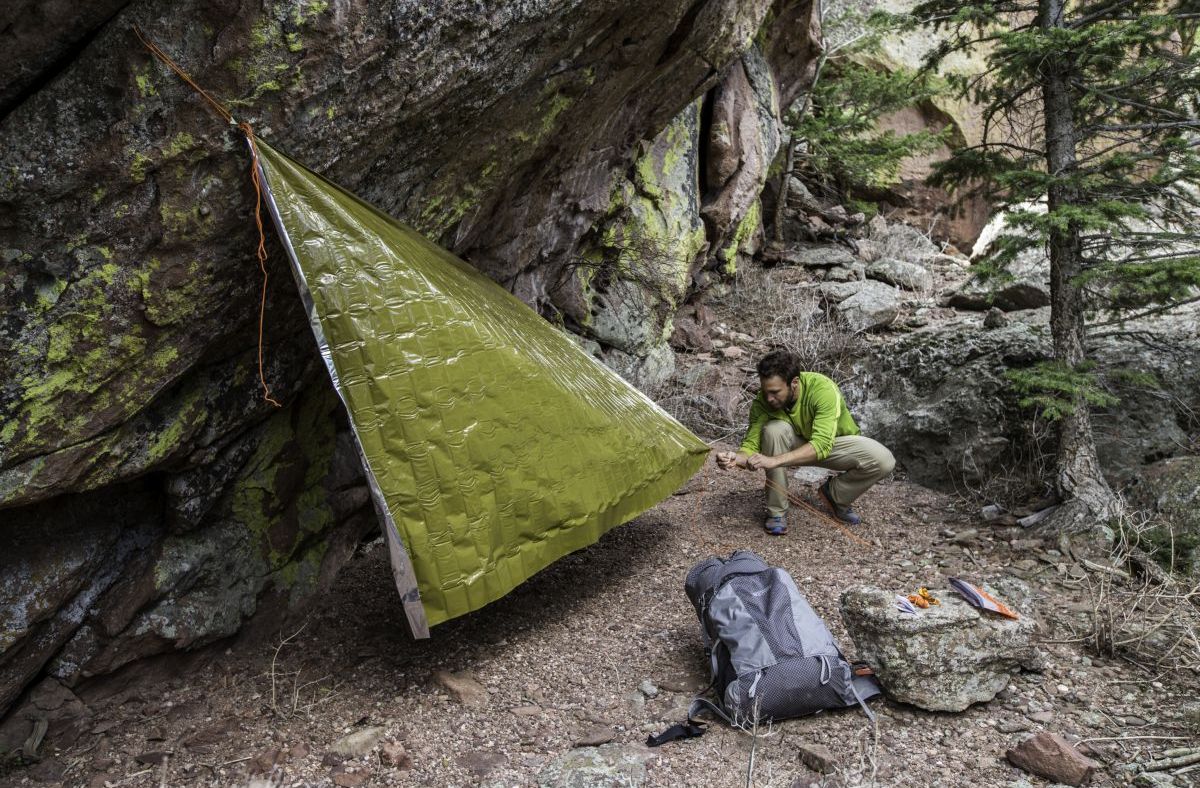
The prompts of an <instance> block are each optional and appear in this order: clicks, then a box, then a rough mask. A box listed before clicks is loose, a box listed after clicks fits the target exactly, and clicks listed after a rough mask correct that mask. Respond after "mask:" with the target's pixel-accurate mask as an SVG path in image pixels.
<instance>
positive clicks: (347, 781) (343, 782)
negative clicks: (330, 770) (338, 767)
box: [333, 772, 371, 788]
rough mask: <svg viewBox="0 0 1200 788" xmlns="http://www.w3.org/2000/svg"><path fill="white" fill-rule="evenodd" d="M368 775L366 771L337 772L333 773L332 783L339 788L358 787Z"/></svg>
mask: <svg viewBox="0 0 1200 788" xmlns="http://www.w3.org/2000/svg"><path fill="white" fill-rule="evenodd" d="M370 776H371V775H369V774H367V773H366V772H338V773H337V774H335V775H333V784H334V785H337V786H340V788H358V786H360V785H362V784H364V783H365V782H366V781H367V778H368V777H370Z"/></svg>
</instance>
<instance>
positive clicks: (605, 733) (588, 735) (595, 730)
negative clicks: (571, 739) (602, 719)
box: [574, 725, 617, 747]
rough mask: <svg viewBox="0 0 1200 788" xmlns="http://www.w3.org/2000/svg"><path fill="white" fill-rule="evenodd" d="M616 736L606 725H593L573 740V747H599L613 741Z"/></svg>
mask: <svg viewBox="0 0 1200 788" xmlns="http://www.w3.org/2000/svg"><path fill="white" fill-rule="evenodd" d="M616 737H617V734H616V732H615V731H613V729H612V727H611V726H608V725H594V726H592V727H591V728H588V729H587V730H585V731H584V732H583V733H581V734H579V736H578V737H577V738H576V739H575V744H574V746H575V747H599V746H600V745H601V744H608V743H609V742H610V741H612V740H613V739H615V738H616Z"/></svg>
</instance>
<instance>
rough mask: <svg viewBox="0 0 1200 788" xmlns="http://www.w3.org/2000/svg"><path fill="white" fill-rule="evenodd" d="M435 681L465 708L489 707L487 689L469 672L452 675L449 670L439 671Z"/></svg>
mask: <svg viewBox="0 0 1200 788" xmlns="http://www.w3.org/2000/svg"><path fill="white" fill-rule="evenodd" d="M433 681H434V683H436V684H437V685H438V686H440V687H442V688H443V689H445V690H446V691H447V692H449V693H450V695H451V697H453V698H454V699H455V700H457V701H458V702H459V703H461V704H463V705H464V706H472V707H475V708H478V707H480V706H486V705H487V702H488V691H487V688H486V687H484V686H483V685H482V684H480V683H479V681H478V680H477V679H476V678H475V676H474V674H472V673H470V672H468V671H465V670H464V671H462V672H460V673H451V672H450V671H448V670H439V671H438V672H437V673H434V674H433Z"/></svg>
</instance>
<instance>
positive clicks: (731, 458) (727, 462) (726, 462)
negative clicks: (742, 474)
mask: <svg viewBox="0 0 1200 788" xmlns="http://www.w3.org/2000/svg"><path fill="white" fill-rule="evenodd" d="M736 466H742V467H745V459H744V458H742V461H741V462H739V458H738V455H737V452H735V451H719V452H717V467H718V468H720V469H721V470H723V471H727V470H729V469H730V468H733V467H736Z"/></svg>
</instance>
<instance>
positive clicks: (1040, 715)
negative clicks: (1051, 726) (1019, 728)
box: [1029, 711, 1054, 725]
mask: <svg viewBox="0 0 1200 788" xmlns="http://www.w3.org/2000/svg"><path fill="white" fill-rule="evenodd" d="M1029 719H1030V720H1031V721H1033V722H1036V723H1038V724H1040V725H1046V724H1048V723H1050V722H1053V721H1054V712H1052V711H1035V712H1034V713H1033V714H1030V715H1029Z"/></svg>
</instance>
